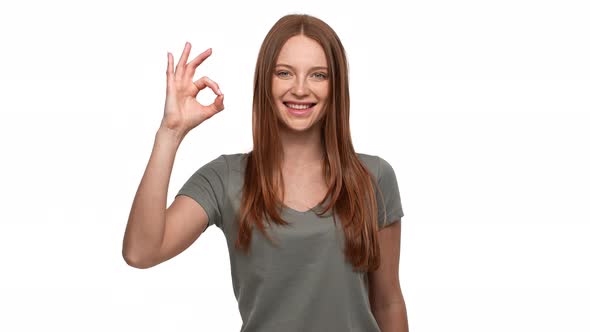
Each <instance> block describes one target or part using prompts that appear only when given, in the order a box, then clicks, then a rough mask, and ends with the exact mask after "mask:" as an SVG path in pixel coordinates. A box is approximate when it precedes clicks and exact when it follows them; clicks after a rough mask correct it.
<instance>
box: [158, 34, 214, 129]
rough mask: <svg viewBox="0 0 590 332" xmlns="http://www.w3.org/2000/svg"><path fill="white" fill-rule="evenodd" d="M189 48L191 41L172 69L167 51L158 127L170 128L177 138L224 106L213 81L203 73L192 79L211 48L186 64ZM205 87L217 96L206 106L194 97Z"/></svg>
mask: <svg viewBox="0 0 590 332" xmlns="http://www.w3.org/2000/svg"><path fill="white" fill-rule="evenodd" d="M190 49H191V44H190V43H189V42H187V43H186V45H185V47H184V51H183V52H182V55H181V57H180V60H179V61H178V64H177V65H176V70H173V66H174V58H173V56H172V54H171V53H168V68H167V69H166V79H167V80H166V104H165V108H164V117H163V119H162V122H161V124H160V127H161V128H165V129H168V130H172V131H174V132H175V133H176V134H177V135H179V137H184V136H185V135H186V134H187V133H188V132H189V131H190V130H191V129H193V128H195V127H196V126H198V125H199V124H201V123H202V122H203V121H205V120H207V119H209V118H210V117H212V116H213V115H215V114H217V113H218V112H220V111H222V110H223V109H224V106H223V94H222V93H221V90H220V89H219V85H217V83H215V82H214V81H213V80H211V79H209V78H208V77H206V76H203V77H201V78H199V79H198V80H196V81H194V82H193V77H194V75H195V71H196V69H197V67H198V66H199V65H200V64H201V63H202V62H203V61H204V60H205V59H207V58H208V57H209V56H210V55H211V52H212V50H211V49H210V48H209V49H207V50H206V51H205V52H203V53H201V54H199V55H198V56H197V57H196V58H195V59H194V60H192V61H191V62H189V63H186V61H187V59H188V56H189V53H190ZM205 87H209V88H210V89H211V90H213V92H214V93H215V94H216V95H217V97H216V98H215V100H214V102H213V103H212V104H210V105H207V106H204V105H201V104H200V103H199V102H198V101H197V99H196V97H197V94H198V93H199V91H201V90H203V89H205Z"/></svg>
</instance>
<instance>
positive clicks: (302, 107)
mask: <svg viewBox="0 0 590 332" xmlns="http://www.w3.org/2000/svg"><path fill="white" fill-rule="evenodd" d="M283 104H284V105H285V106H286V107H287V110H288V111H289V113H290V114H292V115H296V116H301V115H307V114H308V113H311V111H312V110H313V109H314V106H315V105H316V104H315V103H309V104H291V103H283Z"/></svg>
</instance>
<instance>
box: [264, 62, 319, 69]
mask: <svg viewBox="0 0 590 332" xmlns="http://www.w3.org/2000/svg"><path fill="white" fill-rule="evenodd" d="M279 66H283V67H287V68H291V69H295V68H293V67H292V66H289V65H287V64H284V63H277V65H276V66H275V67H279ZM316 69H324V70H328V67H324V66H315V67H311V70H316Z"/></svg>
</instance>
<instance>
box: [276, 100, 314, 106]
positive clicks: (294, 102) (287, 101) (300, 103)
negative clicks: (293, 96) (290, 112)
mask: <svg viewBox="0 0 590 332" xmlns="http://www.w3.org/2000/svg"><path fill="white" fill-rule="evenodd" d="M284 103H288V104H295V105H307V104H317V103H315V102H313V101H291V100H285V101H284V102H283V104H284Z"/></svg>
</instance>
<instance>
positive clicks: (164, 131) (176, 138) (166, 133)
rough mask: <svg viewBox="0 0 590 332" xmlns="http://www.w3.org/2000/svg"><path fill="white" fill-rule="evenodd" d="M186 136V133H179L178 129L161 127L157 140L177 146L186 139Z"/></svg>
mask: <svg viewBox="0 0 590 332" xmlns="http://www.w3.org/2000/svg"><path fill="white" fill-rule="evenodd" d="M184 136H185V134H183V133H179V132H178V131H176V130H172V129H170V128H167V127H160V128H158V131H157V132H156V140H158V141H165V142H168V143H170V144H173V145H176V146H178V145H180V143H181V142H182V140H183V139H184Z"/></svg>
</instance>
